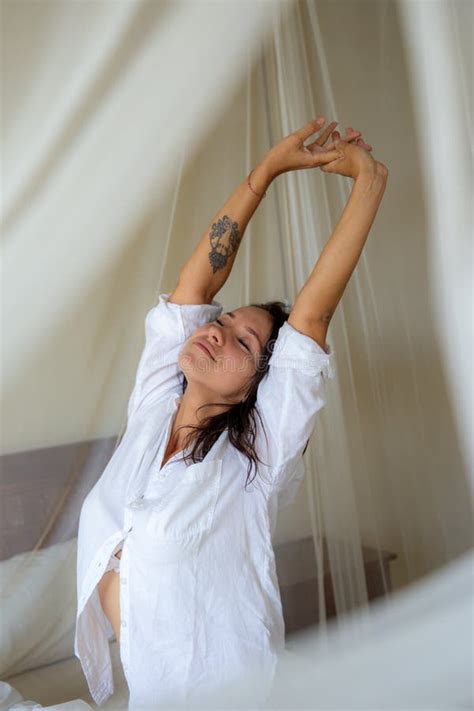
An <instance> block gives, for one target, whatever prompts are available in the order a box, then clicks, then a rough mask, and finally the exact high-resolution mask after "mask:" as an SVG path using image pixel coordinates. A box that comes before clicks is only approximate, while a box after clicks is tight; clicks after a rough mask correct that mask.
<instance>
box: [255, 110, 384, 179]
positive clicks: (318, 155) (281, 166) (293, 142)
mask: <svg viewBox="0 0 474 711" xmlns="http://www.w3.org/2000/svg"><path fill="white" fill-rule="evenodd" d="M325 123H326V119H325V118H324V116H319V117H318V118H317V119H315V120H314V121H309V122H308V123H307V124H306V125H305V126H303V127H302V128H300V129H298V130H297V131H295V132H294V133H290V135H289V136H286V137H285V138H283V139H282V140H281V141H280V142H279V143H277V144H276V145H275V146H274V147H273V148H272V149H271V150H270V151H269V152H268V153H267V155H266V156H265V163H266V164H267V166H268V168H269V170H270V172H271V175H272V177H273V178H275V177H276V176H277V175H281V173H286V172H287V171H291V170H305V169H308V168H319V167H321V166H323V165H326V164H327V163H330V162H331V161H334V160H336V159H337V158H341V153H340V152H339V151H338V150H337V148H334V147H332V146H329V150H328V148H325V147H324V144H325V143H326V142H327V140H328V138H329V137H330V136H331V134H332V132H333V131H334V129H335V127H336V126H337V121H332V122H331V123H330V124H329V125H328V126H327V127H326V128H325V129H324V131H323V132H322V133H321V135H320V136H318V138H317V139H316V140H315V141H313V143H310V144H308V145H307V146H305V145H304V142H305V141H306V140H307V139H308V138H309V137H310V136H312V135H313V133H315V132H316V131H320V130H321V129H322V128H323V126H324V124H325ZM344 140H345V141H346V142H352V141H356V142H357V145H361V146H362V147H364V148H366V150H372V147H371V146H369V145H368V144H366V143H364V141H363V139H362V136H361V132H360V131H354V130H353V129H352V128H348V129H347V135H346V136H345V138H344Z"/></svg>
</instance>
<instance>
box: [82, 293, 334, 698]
mask: <svg viewBox="0 0 474 711" xmlns="http://www.w3.org/2000/svg"><path fill="white" fill-rule="evenodd" d="M169 296H170V295H169V294H161V295H160V296H159V301H158V304H157V305H155V306H154V307H153V308H152V309H151V310H150V311H149V312H148V313H147V315H146V318H145V345H144V349H143V352H142V355H141V358H140V361H139V364H138V369H137V374H136V381H135V385H134V388H133V391H132V394H131V397H130V401H129V405H128V424H127V429H126V431H125V434H124V436H123V438H122V440H121V442H120V444H119V446H118V447H117V449H116V450H115V452H114V453H113V456H112V457H111V459H110V461H109V462H108V464H107V466H106V468H105V470H104V471H103V473H102V474H101V476H100V478H99V480H98V481H97V483H96V484H95V485H94V487H93V488H92V489H91V491H90V492H89V494H88V495H87V497H86V499H85V501H84V503H83V506H82V509H81V515H80V521H79V532H78V563H77V593H78V608H77V620H76V635H75V646H74V652H75V655H76V656H77V657H78V658H79V659H80V661H81V664H82V668H83V670H84V673H85V676H86V679H87V682H88V685H89V689H90V692H91V694H92V697H93V698H94V700H95V702H96V703H97V704H99V705H100V704H102V703H103V702H105V701H106V699H107V698H108V697H109V696H110V695H111V694H112V693H113V679H112V667H111V659H110V652H109V639H110V638H111V637H112V636H113V631H112V628H111V626H110V623H109V622H108V620H107V618H106V617H105V615H104V613H103V610H102V606H101V604H100V599H99V596H98V591H97V584H98V582H99V581H100V579H101V577H102V575H103V574H104V572H105V570H106V569H107V567H108V564H109V561H110V558H111V556H112V555H113V553H114V552H115V551H116V550H117V548H119V547H122V556H121V560H120V571H119V575H120V583H121V584H120V614H121V632H120V658H121V661H122V664H123V668H124V672H125V677H126V680H127V683H128V686H129V691H130V699H129V708H133V707H134V706H135V707H139V706H144V707H146V706H149V707H150V706H152V707H155V708H159V706H160V704H161V703H162V704H166V703H167V702H170V701H171V700H175V701H179V702H181V701H182V702H183V703H186V701H189V703H191V700H192V693H193V692H194V691H197V692H199V690H200V689H203V690H206V689H208V688H211V689H212V685H213V684H219V683H221V682H226V681H227V680H233V679H234V678H235V679H238V678H239V677H238V675H239V674H240V673H244V674H245V673H246V671H247V670H255V669H256V668H258V667H257V665H259V666H261V668H262V676H261V680H262V683H261V684H259V690H258V694H260V695H263V696H262V699H263V698H265V696H266V693H267V691H266V689H269V688H270V684H271V679H272V675H273V673H274V670H275V665H276V662H277V655H278V653H279V652H280V651H282V650H283V648H284V634H285V627H284V621H283V614H282V605H281V598H280V591H279V587H278V580H277V576H276V568H275V557H274V552H273V547H272V541H271V539H272V534H273V531H274V528H275V523H276V512H277V510H278V509H279V508H281V506H282V505H287V504H288V503H289V502H290V501H291V500H292V499H293V498H294V495H295V493H296V489H297V488H298V486H299V483H300V481H301V479H302V476H301V467H298V463H301V462H302V453H303V450H304V449H305V446H306V443H307V441H308V439H309V437H310V436H311V433H312V430H313V428H314V424H315V418H316V415H317V413H318V411H319V410H320V409H321V408H322V407H323V406H324V404H325V393H324V389H325V383H324V380H325V378H327V377H329V378H332V377H334V371H333V367H332V365H333V353H332V350H331V349H330V347H328V352H326V351H325V350H323V349H322V348H321V347H320V346H319V345H318V344H317V343H316V341H314V340H313V339H312V338H310V337H309V336H307V335H305V334H303V333H301V332H299V331H298V330H296V329H295V328H293V327H292V326H291V325H290V324H289V323H284V325H283V326H282V327H281V328H280V331H279V334H278V338H277V340H276V343H275V345H274V349H273V353H272V355H271V358H270V367H269V371H268V373H267V374H266V375H265V377H264V378H263V380H262V381H261V382H260V384H259V388H258V391H257V407H258V410H259V413H260V415H261V417H262V420H263V424H264V427H265V433H263V432H262V431H261V423H260V420H259V418H258V417H257V418H256V423H257V437H256V441H255V447H256V451H257V453H258V455H259V457H260V458H261V459H262V460H263V462H265V465H262V464H259V469H258V474H257V476H256V477H255V478H254V479H253V481H252V483H251V484H250V485H248V486H247V489H244V485H245V481H246V477H247V466H248V459H247V458H246V457H244V455H242V454H241V453H240V452H239V451H238V450H237V449H235V448H234V447H233V446H232V445H231V443H230V442H229V439H228V435H227V432H226V431H225V432H223V433H222V434H221V435H220V437H219V438H218V439H217V441H216V442H215V444H214V445H213V447H212V448H211V449H210V451H209V452H208V454H207V455H206V457H205V458H204V460H203V461H202V462H197V463H195V464H193V463H192V462H191V463H189V462H183V461H182V453H181V452H178V453H176V454H175V455H174V456H173V457H171V458H170V459H169V460H168V462H167V463H166V464H165V466H164V467H163V469H161V471H160V464H161V462H162V460H163V457H164V453H165V450H166V446H167V444H168V439H169V436H170V433H171V428H172V424H173V421H174V416H175V414H176V412H177V408H178V405H179V401H180V398H181V397H182V392H183V391H182V379H183V374H182V372H181V370H180V368H179V365H178V357H179V353H180V351H181V349H182V347H183V345H184V342H185V341H186V340H187V339H188V338H189V337H190V336H191V335H192V334H193V332H194V331H195V329H197V328H198V327H201V326H203V325H204V324H205V323H208V322H210V321H213V320H215V319H216V318H218V317H219V316H220V314H221V313H222V305H221V304H220V303H219V302H217V301H213V302H212V304H192V305H179V304H173V303H170V302H169V300H168V299H169ZM265 435H266V436H265ZM303 473H304V469H303ZM254 474H255V470H254V469H252V474H251V476H252V477H253V476H254ZM264 678H266V679H268V685H267V686H265V684H264V683H263V679H264ZM247 691H248V693H249V694H251V693H254V692H253V691H252V692H251V691H250V690H247V689H246V693H247ZM249 699H250V697H249ZM251 701H252V703H255V702H258V699H257V698H256V696H255V695H254V696H251Z"/></svg>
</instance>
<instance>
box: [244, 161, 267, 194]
mask: <svg viewBox="0 0 474 711" xmlns="http://www.w3.org/2000/svg"><path fill="white" fill-rule="evenodd" d="M254 170H255V168H253V169H252V170H251V171H250V173H249V174H248V177H247V184H248V186H249V188H250V190H251V191H252V192H253V194H254V195H256V196H257V197H259V198H264V197H265V195H266V194H267V192H266V191H265V192H264V193H263V195H260V194H259V193H256V192H255V190H254V189H253V188H252V186H251V185H250V176H251V175H252V173H253V171H254Z"/></svg>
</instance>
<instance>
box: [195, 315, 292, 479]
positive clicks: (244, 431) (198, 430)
mask: <svg viewBox="0 0 474 711" xmlns="http://www.w3.org/2000/svg"><path fill="white" fill-rule="evenodd" d="M249 306H257V307H258V308H260V309H265V311H267V312H268V313H269V314H270V316H271V317H272V319H273V326H272V331H271V334H270V336H269V338H268V340H267V342H266V344H265V346H264V349H263V353H262V354H261V355H260V357H259V360H258V366H257V370H256V372H255V375H253V376H252V378H251V379H250V381H249V383H248V385H247V389H246V393H247V394H246V397H245V398H244V399H243V400H242V402H239V403H236V404H235V405H228V403H208V404H213V405H223V404H226V405H228V409H227V410H226V411H224V412H221V413H219V414H218V415H210V416H209V417H206V418H205V419H204V420H203V422H202V423H201V424H200V425H195V426H191V431H190V432H189V433H188V435H187V436H186V437H185V446H184V447H183V449H187V448H188V446H190V445H191V444H192V442H194V443H193V444H192V450H191V452H190V453H189V454H188V455H186V456H184V457H183V461H184V460H186V459H189V458H191V459H192V461H193V462H194V463H195V462H197V461H202V460H203V459H204V457H205V456H206V454H207V453H208V452H209V450H210V449H211V447H212V446H213V444H214V443H215V442H216V441H217V439H218V438H219V436H220V435H221V434H222V432H223V431H224V430H228V436H229V441H230V442H231V444H233V445H234V447H235V448H236V449H238V450H239V452H242V454H244V455H245V456H246V457H247V459H248V460H249V466H248V468H247V479H246V482H245V487H247V485H248V483H249V476H250V472H251V470H252V464H253V465H254V466H255V470H257V460H258V461H259V462H261V461H262V460H261V459H260V457H259V456H258V455H257V452H256V451H255V438H256V434H257V428H256V420H255V414H258V416H259V418H260V422H261V421H262V418H261V417H260V413H259V412H258V409H257V407H256V400H257V390H258V386H259V383H260V382H261V380H263V378H264V377H265V375H266V373H267V372H268V368H269V365H268V362H269V360H270V356H271V354H272V353H273V347H274V345H275V342H276V339H277V336H278V332H279V330H280V328H281V326H283V324H284V323H285V321H287V320H288V317H289V315H290V314H289V313H288V311H287V310H286V305H285V304H284V303H283V301H267V302H265V303H262V304H249ZM183 379H184V381H183V393H184V392H185V390H186V387H187V385H188V381H187V380H186V377H185V376H184V374H183ZM206 406H207V405H201V407H206ZM198 409H201V408H198ZM193 430H194V431H193ZM255 476H256V472H255ZM254 478H255V477H254ZM252 481H253V479H252Z"/></svg>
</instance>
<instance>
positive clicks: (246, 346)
mask: <svg viewBox="0 0 474 711" xmlns="http://www.w3.org/2000/svg"><path fill="white" fill-rule="evenodd" d="M216 323H218V324H219V326H223V325H224V324H223V323H222V321H221V320H220V318H216ZM237 340H238V341H239V343H242V345H243V346H244V347H245V348H246V349H247V350H248V351H249V350H250V348H249V346H248V345H247V344H246V343H245V341H243V340H242V339H241V338H238V339H237Z"/></svg>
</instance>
